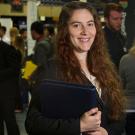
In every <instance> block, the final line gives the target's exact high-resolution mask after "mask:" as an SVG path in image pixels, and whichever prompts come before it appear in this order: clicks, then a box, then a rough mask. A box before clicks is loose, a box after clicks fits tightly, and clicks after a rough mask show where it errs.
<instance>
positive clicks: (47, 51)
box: [31, 21, 52, 67]
mask: <svg viewBox="0 0 135 135" xmlns="http://www.w3.org/2000/svg"><path fill="white" fill-rule="evenodd" d="M31 36H32V38H33V40H36V44H35V47H34V54H33V56H32V61H33V62H34V64H36V65H38V66H43V67H46V63H47V60H48V59H49V58H50V57H51V56H52V53H51V51H52V50H51V45H50V44H49V42H47V41H46V39H45V36H44V25H43V23H42V22H40V21H35V22H33V23H32V24H31Z"/></svg>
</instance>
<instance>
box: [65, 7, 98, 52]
mask: <svg viewBox="0 0 135 135" xmlns="http://www.w3.org/2000/svg"><path fill="white" fill-rule="evenodd" d="M68 30H69V36H70V40H71V42H72V44H73V48H74V51H75V52H81V53H83V52H86V53H87V52H88V51H89V50H90V48H91V45H92V44H93V42H94V39H95V35H96V27H95V22H94V18H93V16H92V14H91V13H90V11H89V10H87V9H78V10H75V11H74V12H73V14H72V16H71V18H70V20H69V22H68Z"/></svg>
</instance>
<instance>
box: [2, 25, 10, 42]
mask: <svg viewBox="0 0 135 135" xmlns="http://www.w3.org/2000/svg"><path fill="white" fill-rule="evenodd" d="M6 31H7V28H6V27H5V26H0V40H2V41H4V42H6V43H7V44H10V39H9V38H8V37H7V36H6Z"/></svg>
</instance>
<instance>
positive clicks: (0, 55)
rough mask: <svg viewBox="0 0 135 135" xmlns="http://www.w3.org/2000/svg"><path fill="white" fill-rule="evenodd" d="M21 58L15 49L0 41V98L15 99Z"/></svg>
mask: <svg viewBox="0 0 135 135" xmlns="http://www.w3.org/2000/svg"><path fill="white" fill-rule="evenodd" d="M20 61H21V58H20V56H19V55H18V53H17V52H16V50H15V48H14V47H12V46H10V45H8V44H7V43H5V42H3V41H0V98H5V97H9V98H11V97H12V98H14V96H15V92H16V90H17V89H18V86H17V83H18V78H19V74H20Z"/></svg>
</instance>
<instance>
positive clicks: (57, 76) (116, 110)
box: [25, 2, 124, 135]
mask: <svg viewBox="0 0 135 135" xmlns="http://www.w3.org/2000/svg"><path fill="white" fill-rule="evenodd" d="M41 78H42V79H43V78H48V79H53V80H62V81H65V82H67V83H68V82H71V83H77V84H82V85H87V84H93V85H94V86H95V87H96V89H97V95H98V96H97V100H98V101H100V102H102V100H103V102H104V106H103V108H102V109H101V106H100V104H99V105H98V106H99V107H98V108H93V109H90V110H89V111H88V112H85V113H84V114H83V115H82V116H81V117H78V118H72V119H53V118H52V119H51V118H47V117H44V116H43V115H42V112H41V104H40V95H39V91H36V90H35V92H34V94H33V95H32V100H31V104H30V107H29V111H28V114H27V118H26V123H25V124H26V125H25V126H26V130H27V132H28V133H29V134H30V135H79V134H80V133H82V134H88V135H121V133H122V131H123V129H124V120H123V117H122V116H123V109H124V97H123V95H122V93H121V85H120V81H119V77H118V76H117V74H116V73H115V70H114V69H113V64H112V63H111V62H110V59H109V57H108V53H107V51H106V48H105V41H104V37H103V33H102V29H101V25H100V22H99V18H98V16H97V13H96V12H95V10H94V9H93V8H92V7H91V6H90V5H89V4H88V3H84V2H69V3H67V4H66V5H65V6H64V7H63V8H62V11H61V14H60V17H59V23H58V35H57V57H56V58H55V59H52V60H49V61H48V66H47V67H46V69H45V71H44V72H41V74H40V80H42V79H41ZM39 85H40V84H39ZM37 87H38V86H37ZM35 93H36V94H35ZM101 99H102V100H101ZM56 111H57V110H56ZM69 111H70V110H69Z"/></svg>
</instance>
